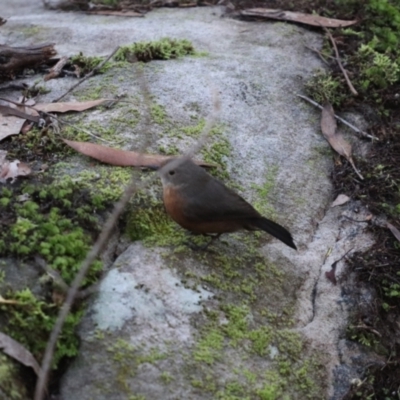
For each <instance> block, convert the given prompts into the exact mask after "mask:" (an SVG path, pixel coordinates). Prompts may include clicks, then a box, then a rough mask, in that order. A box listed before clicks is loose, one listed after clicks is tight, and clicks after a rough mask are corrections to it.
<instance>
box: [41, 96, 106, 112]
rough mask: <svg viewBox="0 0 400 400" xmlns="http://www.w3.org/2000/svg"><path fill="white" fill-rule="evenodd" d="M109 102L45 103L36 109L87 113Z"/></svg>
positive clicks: (101, 100) (100, 100) (103, 100)
mask: <svg viewBox="0 0 400 400" xmlns="http://www.w3.org/2000/svg"><path fill="white" fill-rule="evenodd" d="M107 101H109V100H107V99H98V100H90V101H82V102H77V101H71V102H66V103H43V104H36V106H35V109H36V110H38V111H44V112H58V113H65V112H68V111H85V110H88V109H90V108H93V107H97V106H99V105H101V104H104V103H105V102H107Z"/></svg>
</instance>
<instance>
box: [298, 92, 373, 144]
mask: <svg viewBox="0 0 400 400" xmlns="http://www.w3.org/2000/svg"><path fill="white" fill-rule="evenodd" d="M296 96H297V97H300V98H302V99H303V100H305V101H308V102H309V103H310V104H312V105H313V106H315V107H317V108H319V109H320V110H322V109H323V107H322V106H321V105H320V104H318V103H317V102H316V101H314V100H312V99H310V98H309V97H307V96H303V95H302V94H296ZM334 116H335V118H336V119H337V120H338V121H340V122H341V123H342V124H345V125H346V126H348V127H349V128H350V129H352V130H353V131H355V132H357V133H359V134H360V135H361V136H364V137H366V138H368V139H372V140H379V139H378V138H377V137H376V136H372V135H369V134H368V133H367V132H364V131H362V130H361V129H358V128H357V127H356V126H354V125H353V124H351V123H350V122H348V121H346V120H345V119H343V118H341V117H339V116H338V115H336V114H335V115H334Z"/></svg>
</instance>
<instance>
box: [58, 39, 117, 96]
mask: <svg viewBox="0 0 400 400" xmlns="http://www.w3.org/2000/svg"><path fill="white" fill-rule="evenodd" d="M118 50H119V46H118V47H117V48H115V50H114V51H113V52H112V53H111V54H110V55H109V56H108V57H107V58H106V59H105V60H103V61H102V62H101V63H100V64H99V65H97V66H96V67H94V68H93V69H92V70H91V71H90V72H89V73H88V74H86V75H85V76H84V77H83V78H82V79H81V80H80V81H79V82H77V83H76V84H75V85H73V86H72V87H70V88H69V89H68V90H67V91H66V92H65V93H64V94H63V95H62V96H60V97H58V98H57V99H55V100H53V103H57V102H58V101H60V100H61V99H62V98H64V97H65V96H66V95H67V94H68V93H71V92H72V91H73V90H74V89H75V88H76V87H77V86H79V85H80V84H81V83H82V82H84V81H86V79H88V78H90V77H91V76H93V75H94V74H95V72H97V71H98V70H100V69H101V68H103V66H104V64H105V63H106V62H107V61H108V60H110V58H112V57H113V56H114V55H115V53H116V52H117V51H118Z"/></svg>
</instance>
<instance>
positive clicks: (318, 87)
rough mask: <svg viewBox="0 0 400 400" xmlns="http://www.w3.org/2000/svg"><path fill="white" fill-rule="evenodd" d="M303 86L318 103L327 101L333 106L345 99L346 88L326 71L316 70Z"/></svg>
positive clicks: (338, 104)
mask: <svg viewBox="0 0 400 400" xmlns="http://www.w3.org/2000/svg"><path fill="white" fill-rule="evenodd" d="M304 88H305V90H306V92H307V94H308V95H309V96H310V97H312V98H313V99H314V100H315V101H316V102H317V103H320V104H323V103H325V102H326V101H329V102H330V103H331V104H332V105H333V106H340V105H341V103H342V102H343V100H344V99H345V93H346V90H345V89H344V87H343V85H342V83H341V82H340V81H339V80H338V79H337V78H334V77H332V75H331V74H329V73H328V72H326V71H322V70H319V71H316V72H315V73H314V74H313V76H312V77H311V79H310V80H309V81H307V82H306V83H305V84H304Z"/></svg>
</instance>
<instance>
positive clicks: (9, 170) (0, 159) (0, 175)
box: [0, 150, 32, 183]
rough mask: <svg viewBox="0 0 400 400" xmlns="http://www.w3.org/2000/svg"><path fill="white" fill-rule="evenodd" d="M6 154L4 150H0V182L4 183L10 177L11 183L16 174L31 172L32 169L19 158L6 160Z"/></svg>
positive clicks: (23, 174)
mask: <svg viewBox="0 0 400 400" xmlns="http://www.w3.org/2000/svg"><path fill="white" fill-rule="evenodd" d="M6 155H7V152H6V151H4V150H0V183H6V182H7V179H11V183H14V181H15V179H16V178H17V177H18V176H26V175H29V174H31V172H32V170H31V168H30V167H29V165H28V164H25V163H23V162H21V161H19V160H14V161H11V162H10V161H7V160H6Z"/></svg>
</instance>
